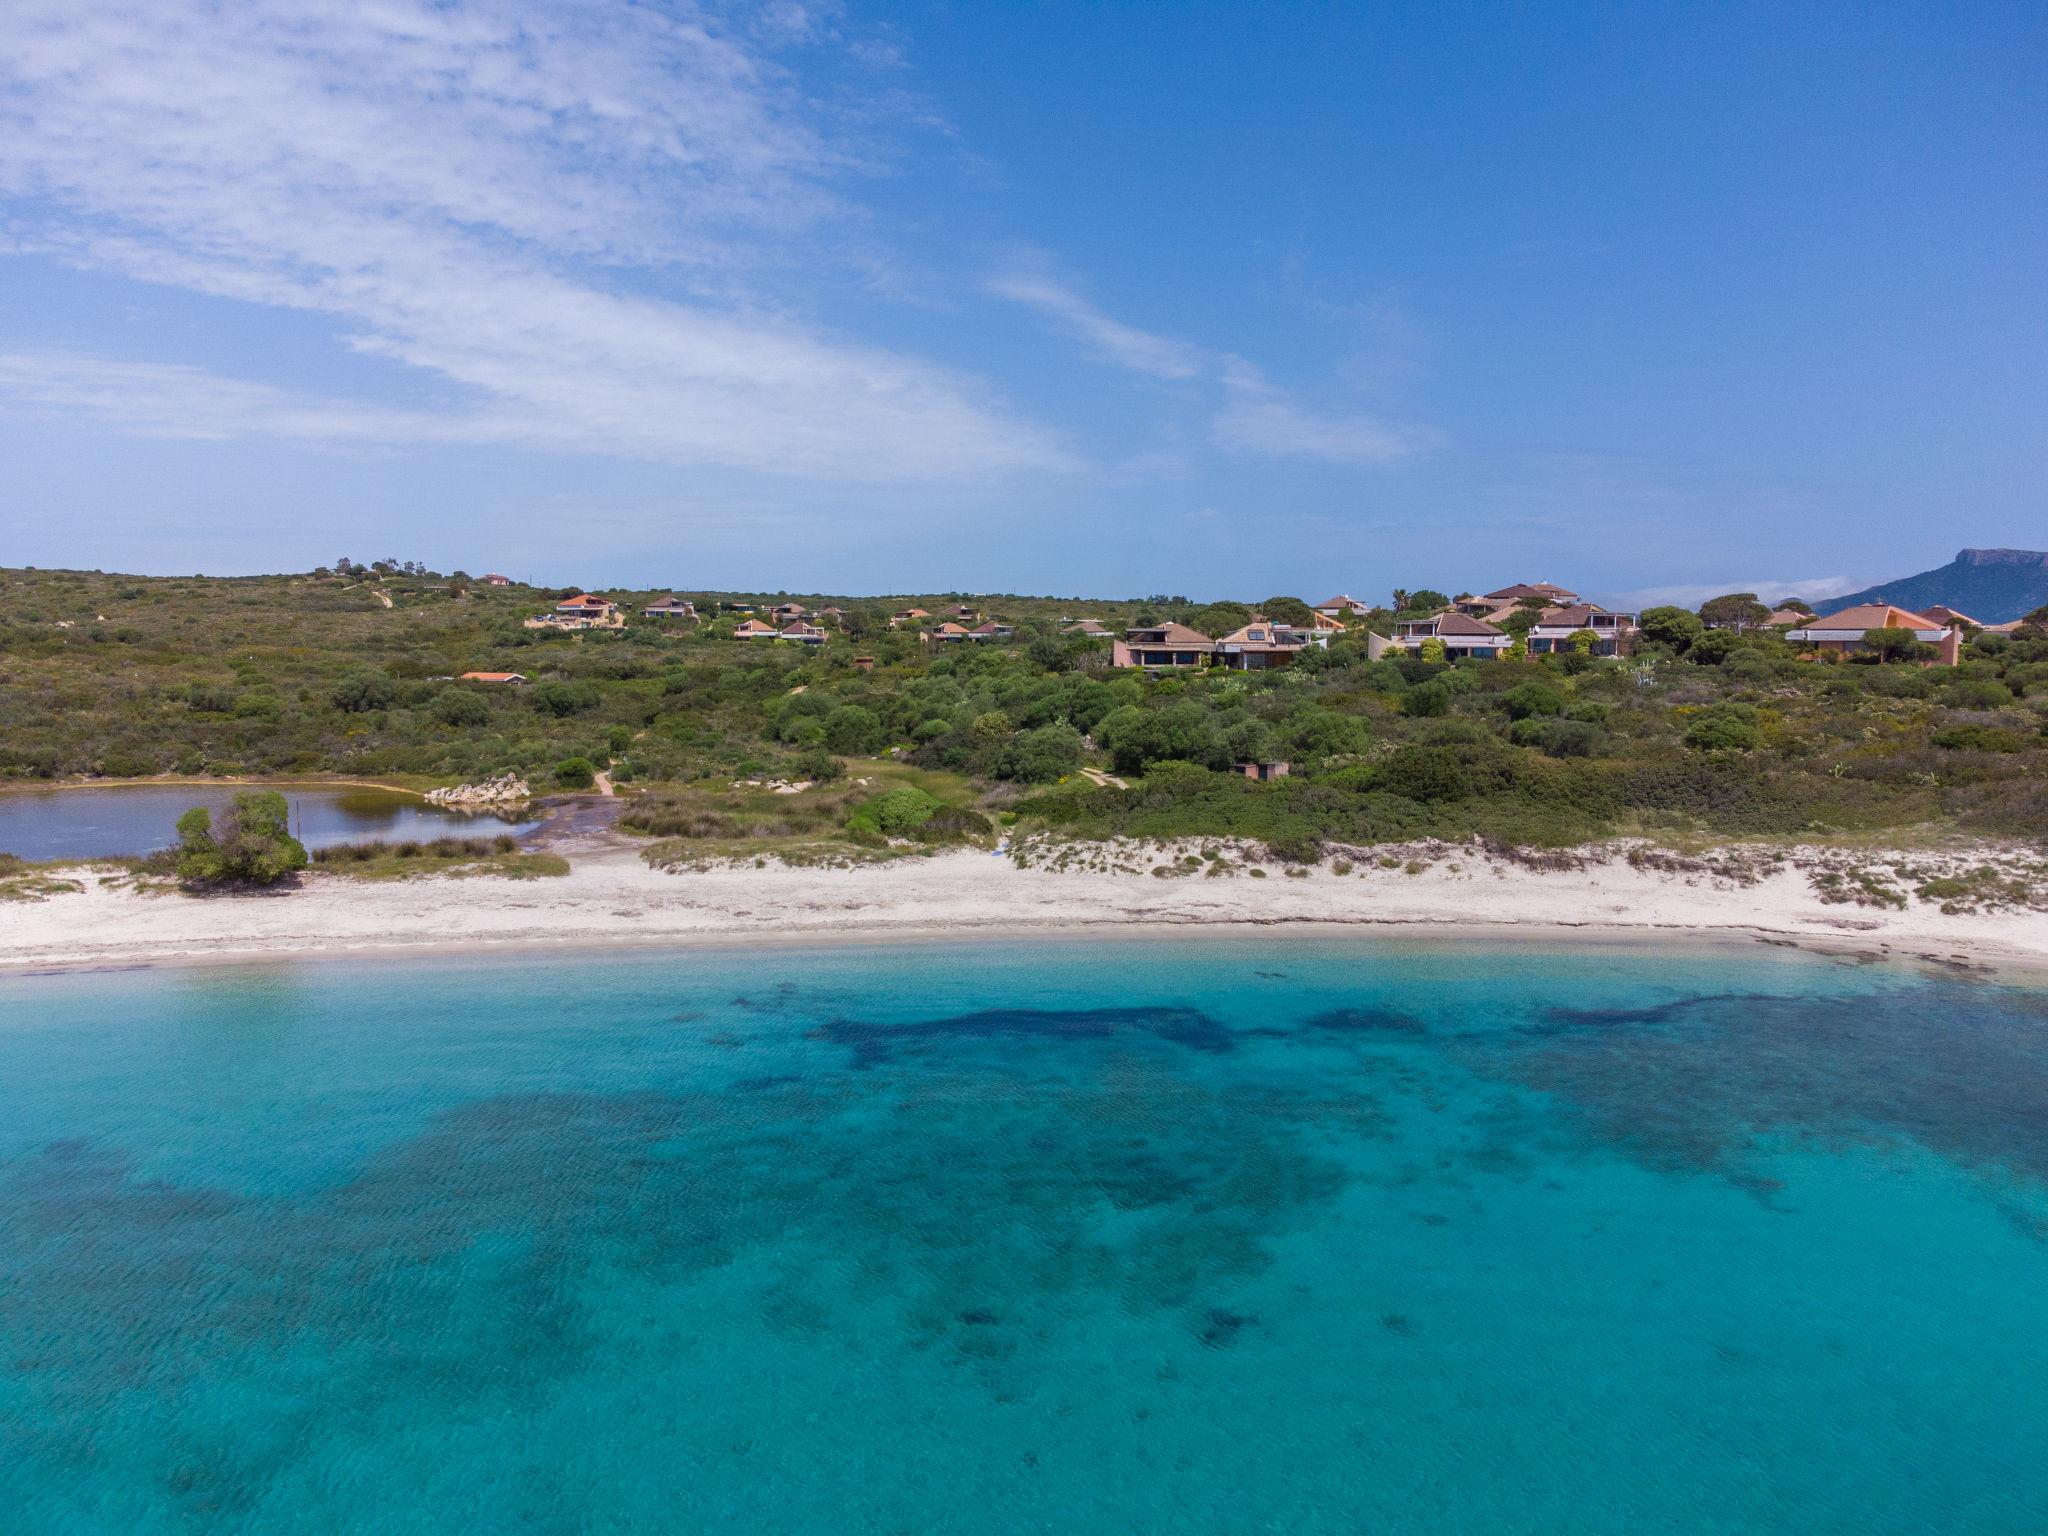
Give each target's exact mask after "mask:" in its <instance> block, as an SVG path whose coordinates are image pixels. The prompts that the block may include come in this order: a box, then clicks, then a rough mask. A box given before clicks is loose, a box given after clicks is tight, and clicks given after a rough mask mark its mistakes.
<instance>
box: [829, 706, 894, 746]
mask: <svg viewBox="0 0 2048 1536" xmlns="http://www.w3.org/2000/svg"><path fill="white" fill-rule="evenodd" d="M881 744H882V720H881V717H880V716H879V715H877V714H876V713H875V712H874V711H873V710H871V709H864V708H862V707H861V706H860V705H858V704H842V705H840V706H839V707H838V708H837V709H835V710H833V711H832V713H831V714H829V715H827V716H826V717H825V749H826V750H827V751H828V752H837V753H839V754H840V755H841V756H844V757H867V756H869V755H870V754H872V753H873V752H874V751H875V750H876V749H877V748H878V747H880V746H881Z"/></svg>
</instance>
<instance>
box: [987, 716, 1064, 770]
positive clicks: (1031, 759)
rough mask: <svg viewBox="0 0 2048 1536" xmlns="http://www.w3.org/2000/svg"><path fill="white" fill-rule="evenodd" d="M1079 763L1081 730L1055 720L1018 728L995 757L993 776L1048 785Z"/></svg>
mask: <svg viewBox="0 0 2048 1536" xmlns="http://www.w3.org/2000/svg"><path fill="white" fill-rule="evenodd" d="M1080 763H1081V733H1080V732H1079V731H1077V730H1075V729H1074V728H1073V727H1072V726H1071V725H1067V724H1065V723H1063V722H1055V723H1054V724H1052V725H1041V726H1039V727H1038V728H1037V729H1036V730H1030V731H1019V732H1018V733H1017V734H1016V735H1015V736H1013V737H1011V738H1010V740H1009V741H1007V742H1006V743H1004V745H1003V750H1002V753H1001V755H1000V756H999V757H998V758H997V759H996V770H995V771H996V777H997V778H999V779H1014V780H1016V781H1017V782H1018V783H1021V784H1050V783H1052V782H1053V781H1054V780H1055V779H1059V778H1063V777H1065V776H1066V775H1067V774H1070V773H1072V772H1073V771H1074V770H1075V769H1076V768H1077V767H1079V766H1080Z"/></svg>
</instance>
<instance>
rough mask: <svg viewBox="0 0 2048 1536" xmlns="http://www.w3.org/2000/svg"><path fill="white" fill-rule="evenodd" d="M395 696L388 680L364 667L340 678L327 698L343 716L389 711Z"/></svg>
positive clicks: (394, 690)
mask: <svg viewBox="0 0 2048 1536" xmlns="http://www.w3.org/2000/svg"><path fill="white" fill-rule="evenodd" d="M397 694H398V690H397V688H396V687H395V686H393V684H392V681H391V679H390V678H388V677H386V676H385V675H384V674H383V673H382V672H372V671H371V670H370V669H369V668H367V667H364V668H361V669H359V670H357V671H354V672H351V673H349V674H348V675H347V676H346V677H344V678H342V680H341V681H340V682H338V683H336V684H335V685H334V690H333V692H332V693H330V694H329V695H328V697H329V698H330V699H331V700H332V701H333V703H334V707H335V708H336V709H338V710H340V711H341V712H342V713H343V714H347V715H361V714H367V713H369V712H370V711H371V710H373V709H389V708H390V707H391V701H392V699H393V698H395V697H397Z"/></svg>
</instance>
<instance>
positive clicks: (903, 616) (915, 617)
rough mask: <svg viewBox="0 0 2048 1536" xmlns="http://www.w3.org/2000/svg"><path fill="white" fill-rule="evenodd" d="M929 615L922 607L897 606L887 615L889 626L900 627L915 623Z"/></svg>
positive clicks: (892, 627)
mask: <svg viewBox="0 0 2048 1536" xmlns="http://www.w3.org/2000/svg"><path fill="white" fill-rule="evenodd" d="M930 617H931V615H930V614H929V613H927V612H926V611H925V610H924V609H922V608H899V609H897V610H896V611H895V612H894V613H892V614H890V615H889V627H890V628H891V629H901V628H902V627H903V626H904V625H906V624H915V623H917V622H918V621H919V620H922V619H928V618H930Z"/></svg>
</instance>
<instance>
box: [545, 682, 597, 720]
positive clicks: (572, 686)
mask: <svg viewBox="0 0 2048 1536" xmlns="http://www.w3.org/2000/svg"><path fill="white" fill-rule="evenodd" d="M527 697H528V698H530V699H532V700H533V707H534V708H535V709H537V710H539V711H540V712H541V713H542V714H544V715H553V716H554V717H555V718H556V719H558V720H566V719H567V718H568V717H569V716H571V715H580V714H585V713H587V712H588V711H590V710H593V709H595V708H597V705H598V699H599V697H600V695H599V694H598V691H597V684H595V683H555V682H547V683H540V684H538V685H536V686H535V687H534V688H533V690H532V691H531V692H530V693H529V694H528V695H527Z"/></svg>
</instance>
